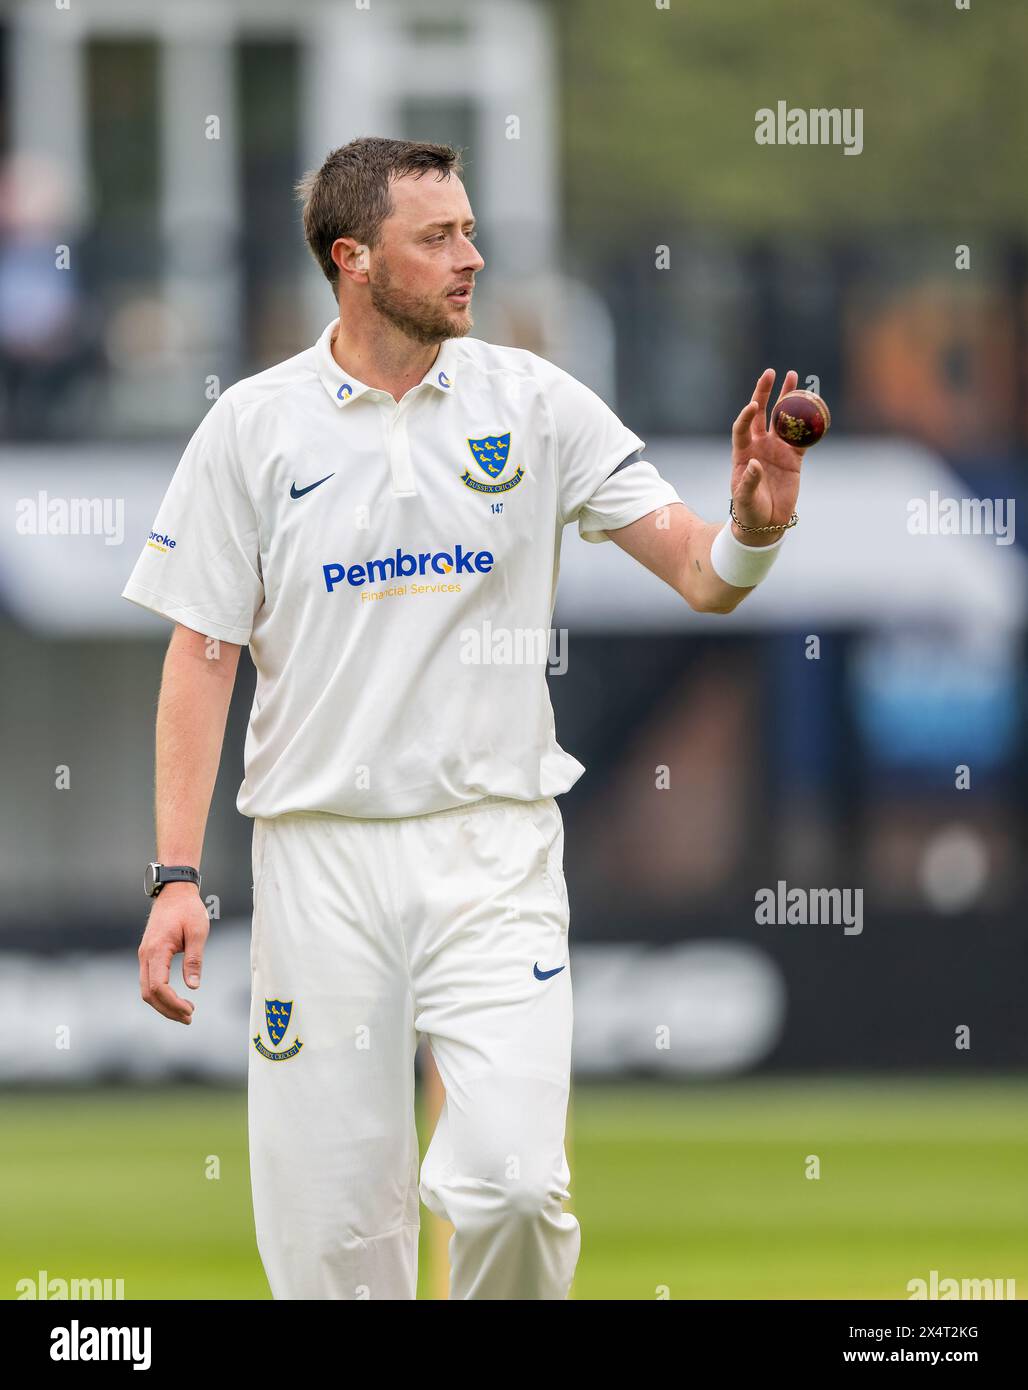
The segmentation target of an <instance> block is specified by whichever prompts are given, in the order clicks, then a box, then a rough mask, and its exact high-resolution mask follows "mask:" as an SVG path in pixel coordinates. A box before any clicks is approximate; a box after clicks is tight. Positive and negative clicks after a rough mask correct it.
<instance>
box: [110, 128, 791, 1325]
mask: <svg viewBox="0 0 1028 1390" xmlns="http://www.w3.org/2000/svg"><path fill="white" fill-rule="evenodd" d="M460 174H461V164H460V159H459V156H458V154H457V153H456V152H455V151H453V150H451V149H450V148H448V147H446V146H438V145H427V144H416V143H411V142H407V141H398V140H384V139H359V140H355V141H353V142H352V143H351V144H349V145H347V146H345V147H343V148H341V149H338V150H335V151H333V153H332V154H330V155H329V157H328V158H327V160H326V161H325V163H324V165H323V166H322V168H321V169H320V170H318V171H317V173H315V174H312V175H308V176H307V177H306V178H305V179H304V180H303V181H302V182H301V184H300V187H299V191H300V193H301V195H302V197H303V220H304V230H305V234H306V238H307V242H308V245H309V247H310V249H311V251H312V253H313V255H314V256H315V258H316V259H317V261H318V263H319V265H320V266H321V269H322V271H323V272H324V274H325V275H326V277H327V278H328V281H329V283H330V284H331V286H332V290H333V295H334V297H335V298H336V302H337V305H338V319H337V320H333V321H332V322H331V323H330V324H328V325H327V327H326V328H325V331H324V332H323V333H322V335H321V337H320V339H319V340H318V342H317V344H316V345H315V346H314V347H313V348H309V349H307V350H306V351H304V352H301V353H300V354H299V355H298V356H296V357H293V358H291V359H289V360H288V361H286V362H283V363H280V364H279V365H278V366H275V367H271V368H269V369H268V370H267V371H263V372H259V373H257V374H256V375H255V376H252V377H249V378H247V379H246V380H243V381H240V382H237V383H236V384H235V385H233V386H232V387H230V388H229V389H228V390H226V391H225V392H224V393H223V394H222V396H221V397H220V399H219V400H218V401H217V402H216V403H215V405H214V406H213V407H212V408H211V410H210V411H209V412H208V414H207V416H206V418H205V419H204V420H203V422H202V424H201V425H200V427H199V428H198V430H197V431H196V433H195V434H194V436H193V438H192V440H191V441H190V443H189V445H188V447H187V448H186V451H185V453H184V455H183V456H182V459H181V461H180V463H179V466H178V469H177V471H176V473H175V475H174V478H173V479H172V482H171V485H170V487H169V489H168V492H167V495H166V496H165V498H164V501H163V502H162V504H161V507H160V510H159V512H158V514H157V518H156V521H155V523H154V528H153V531H152V532H151V535H150V539H149V540H148V542H147V544H146V546H145V547H144V549H143V552H142V554H141V556H140V558H139V561H138V563H137V564H136V567H135V569H134V570H133V573H132V576H131V578H130V579H129V582H128V584H127V585H126V587H125V590H124V596H125V597H126V598H128V599H130V600H132V601H133V602H136V603H140V604H143V605H145V606H146V607H148V608H151V609H153V610H154V611H155V612H157V613H161V614H163V615H164V616H166V617H168V618H170V619H171V620H172V621H173V622H174V623H175V624H176V627H175V630H174V633H173V635H172V639H171V643H170V646H169V649H168V654H167V658H166V661H165V667H164V677H163V682H162V687H161V696H160V703H159V707H158V716H157V759H156V762H157V771H156V778H157V852H158V858H159V860H160V861H161V863H160V864H159V865H156V866H151V867H150V869H149V870H148V884H147V886H148V891H150V892H151V893H155V894H159V896H156V900H155V902H154V905H153V908H152V911H151V915H150V919H149V922H148V925H147V928H146V932H145V935H144V937H143V940H142V944H141V946H140V950H139V959H140V984H141V989H142V994H143V998H144V999H145V1000H146V1002H147V1003H149V1004H151V1005H152V1006H153V1007H154V1008H155V1009H157V1010H158V1012H160V1013H162V1014H164V1015H165V1017H167V1018H170V1019H175V1020H177V1021H178V1022H180V1023H189V1022H190V1020H191V1016H192V1013H193V1007H194V1006H193V1004H192V1003H191V1002H189V1001H188V1000H184V999H182V998H180V997H179V996H178V995H177V994H176V993H175V991H174V990H173V989H172V987H171V985H170V983H169V978H170V964H171V960H172V958H173V956H174V955H175V954H177V953H178V952H182V953H183V956H184V961H183V975H184V978H185V981H186V984H187V985H188V986H189V987H190V988H192V989H195V988H196V987H197V986H198V984H199V979H200V968H201V961H202V956H203V948H204V943H205V941H206V938H207V932H208V926H209V923H208V918H207V913H206V911H205V909H204V906H203V902H202V900H201V898H200V896H199V893H198V891H197V889H198V887H199V882H198V878H199V865H200V854H201V848H202V844H203V834H204V827H205V824H206V818H207V813H208V810H209V806H210V797H211V792H212V789H213V786H214V780H215V775H216V772H217V766H218V761H219V758H220V752H221V743H222V739H223V736H224V728H225V718H226V713H227V709H228V704H229V697H230V694H231V688H232V683H233V680H234V677H235V671H236V665H237V662H238V657H239V649H240V646H241V645H242V644H243V643H248V644H249V647H250V651H251V654H252V656H253V660H254V664H255V666H256V669H257V688H256V693H255V696H254V702H253V708H252V711H251V715H250V723H249V728H248V730H247V736H246V745H245V778H244V781H243V784H242V786H241V788H240V791H239V796H238V800H237V806H238V809H239V810H240V811H241V812H242V813H243V814H244V815H248V816H251V817H252V818H253V820H254V833H253V883H254V920H253V936H252V946H251V972H252V987H253V996H252V1012H251V1019H250V1038H251V1044H250V1048H249V1068H250V1071H249V1130H250V1135H249V1137H250V1164H251V1177H252V1185H253V1201H254V1214H255V1222H256V1229H257V1239H258V1246H259V1249H260V1253H261V1257H262V1259H263V1262H264V1267H265V1270H266V1272H267V1275H268V1280H269V1283H270V1285H271V1289H272V1293H273V1295H274V1296H275V1297H276V1298H341V1299H351V1298H361V1297H371V1298H398V1299H409V1298H413V1297H414V1296H415V1285H416V1269H417V1235H418V1221H419V1207H418V1196H419V1191H420V1195H421V1197H422V1199H423V1200H424V1202H425V1203H426V1205H427V1206H428V1207H429V1208H430V1209H431V1210H432V1211H434V1212H436V1213H437V1214H438V1215H440V1216H442V1217H445V1218H447V1219H449V1220H450V1221H451V1222H452V1223H453V1226H454V1236H453V1238H452V1240H451V1244H450V1263H451V1285H450V1292H451V1297H453V1298H490V1299H514V1298H528V1299H543V1298H546V1299H563V1298H566V1297H567V1295H568V1291H569V1288H570V1285H571V1280H572V1277H573V1274H574V1270H575V1265H576V1262H577V1259H578V1253H579V1243H580V1235H579V1227H578V1223H577V1221H576V1220H575V1218H574V1216H572V1215H571V1214H569V1213H566V1212H565V1211H564V1210H563V1207H562V1203H563V1202H564V1201H565V1200H567V1198H568V1195H569V1194H568V1190H567V1184H568V1181H569V1179H570V1173H569V1171H568V1166H567V1160H566V1154H565V1150H564V1129H565V1120H566V1111H567V1101H568V1088H569V1076H570V1057H571V1025H572V1011H571V973H570V963H569V960H568V953H567V937H568V925H569V911H568V900H567V893H566V889H565V884H564V874H563V826H562V822H561V814H560V810H559V808H558V806H557V803H556V800H555V797H556V796H558V795H560V794H561V793H562V792H565V791H567V789H568V788H569V787H570V786H572V785H573V783H574V782H575V781H576V780H577V779H578V777H579V776H580V775H581V773H582V772H583V771H584V769H583V767H582V765H581V764H580V763H578V762H577V761H576V760H575V759H574V758H572V757H570V756H569V755H568V754H567V753H565V752H564V751H563V750H562V749H561V748H560V747H559V746H558V745H557V743H556V741H555V738H554V730H553V715H552V710H551V707H550V702H549V697H548V692H547V688H546V681H545V670H544V665H545V645H546V644H544V650H543V651H542V653H541V654H540V655H539V657H538V658H537V659H535V660H531V661H521V662H512V663H509V664H503V663H490V664H489V665H484V664H476V658H475V652H476V641H475V639H476V638H480V637H482V636H483V635H484V634H487V633H488V634H489V635H490V637H492V636H495V634H497V633H499V632H505V633H508V634H517V633H523V632H525V631H527V632H542V633H548V631H549V626H550V622H551V619H552V613H553V604H554V592H555V587H556V580H557V573H558V563H559V552H560V542H561V534H562V530H563V527H564V526H565V525H566V524H567V523H568V522H570V521H577V522H578V526H579V531H580V532H581V534H582V535H583V536H585V537H586V539H588V540H592V541H603V540H605V539H607V537H608V534H609V536H610V538H611V539H613V540H614V541H615V542H616V544H618V545H619V546H620V547H621V548H622V549H623V550H626V551H627V552H628V554H629V555H632V556H634V557H635V558H636V559H637V560H638V561H640V562H641V563H642V564H644V565H645V566H646V567H647V568H648V569H650V570H652V571H653V572H654V573H655V574H657V575H659V576H660V578H662V579H663V580H665V581H666V582H667V583H668V584H670V585H672V587H673V588H675V589H676V590H677V591H678V592H679V593H680V594H681V595H682V596H683V598H684V599H685V600H686V601H687V602H688V603H689V604H690V605H691V606H692V607H693V608H695V609H698V610H700V611H702V612H709V613H728V612H730V611H731V610H732V609H733V608H734V607H735V606H736V605H737V604H738V603H739V602H740V600H741V599H742V598H744V597H745V595H746V593H747V592H748V591H749V589H750V588H752V587H753V585H755V584H756V583H757V582H758V581H759V579H760V578H761V577H762V576H763V574H764V573H766V571H767V569H768V568H769V566H770V563H771V561H772V560H773V558H774V556H775V555H776V554H777V550H778V547H779V546H780V544H781V539H782V535H783V532H784V530H785V528H786V526H787V525H788V524H791V519H792V518H793V504H794V503H795V500H796V496H797V492H798V486H799V468H800V460H801V455H800V453H799V452H798V451H796V450H794V449H792V448H790V447H789V446H787V445H786V444H784V443H783V442H782V441H781V440H779V439H777V438H776V437H774V436H773V435H771V434H768V433H767V430H766V424H765V420H766V409H767V404H768V400H769V396H770V392H771V386H772V382H773V379H774V373H773V372H770V371H768V372H765V373H764V374H763V376H762V377H761V378H760V380H759V381H758V383H757V388H756V391H755V394H754V399H753V400H752V401H751V402H750V403H749V404H748V405H747V406H746V407H745V409H744V410H743V411H742V413H741V414H740V415H739V418H738V419H737V420H736V422H735V428H734V434H733V458H732V476H731V489H732V495H733V501H734V511H735V515H736V517H737V522H736V523H733V525H732V526H731V527H724V528H723V527H720V526H717V525H708V524H706V523H704V522H702V521H700V520H699V519H698V518H697V517H696V516H694V515H693V514H692V513H691V512H690V511H689V510H688V508H687V507H686V506H685V505H684V504H683V503H682V502H681V500H680V499H679V498H678V496H677V494H676V493H675V491H674V489H673V488H671V487H670V486H669V485H668V484H667V483H666V482H665V481H663V480H662V479H661V478H660V477H659V476H658V474H657V472H656V470H655V469H654V468H653V466H652V465H651V464H649V463H647V462H645V461H643V460H642V459H640V457H639V455H640V452H641V450H642V449H643V448H644V444H643V441H642V440H641V439H640V438H639V437H638V436H637V435H635V434H633V433H632V432H631V431H630V430H628V429H626V428H625V426H624V425H622V423H621V422H620V420H618V418H617V417H616V416H615V415H614V414H613V413H612V412H611V411H610V410H609V409H608V408H607V406H606V405H605V404H604V403H603V402H602V401H601V400H600V399H599V398H598V397H597V396H596V395H594V394H593V392H591V391H589V390H588V389H587V388H586V387H585V386H583V385H581V384H580V383H579V382H577V381H575V380H574V378H572V377H571V376H569V375H568V374H567V373H566V372H564V371H561V370H560V369H559V368H557V367H556V366H554V365H552V364H551V363H549V362H546V361H545V360H543V359H542V358H540V357H538V356H536V355H535V354H533V353H531V352H527V351H523V350H519V349H514V348H505V347H498V346H495V345H493V344H489V343H485V342H481V341H478V340H475V339H472V338H469V337H467V335H468V333H469V332H470V330H471V327H472V317H471V296H472V293H473V290H474V284H475V277H476V275H477V274H478V272H479V271H481V269H482V268H483V265H484V262H483V260H482V257H481V256H480V255H479V253H478V251H477V250H476V249H475V246H474V235H475V234H474V218H473V217H472V214H471V208H470V205H469V203H468V199H467V195H466V193H465V190H464V186H463V183H462V182H461V179H460ZM794 385H795V374H794V373H791V372H790V373H789V375H788V376H787V378H786V381H785V388H786V389H790V388H791V387H792V386H794ZM487 625H488V626H487ZM211 658H214V659H211ZM165 882H167V883H168V886H167V887H164V886H163V884H164V883H165ZM421 1036H425V1037H427V1038H428V1039H429V1040H430V1044H431V1048H432V1052H433V1056H434V1058H435V1061H436V1063H437V1065H438V1067H439V1071H440V1075H441V1077H442V1080H443V1085H444V1087H445V1092H446V1101H445V1105H444V1108H443V1112H442V1115H441V1117H440V1120H439V1123H438V1125H437V1127H436V1131H435V1134H434V1135H433V1138H432V1142H431V1144H430V1146H429V1149H428V1152H427V1154H426V1156H425V1161H424V1164H423V1166H422V1168H421V1171H420V1178H419V1171H418V1145H417V1136H416V1132H415V1128H414V1067H413V1061H414V1053H415V1048H416V1046H417V1042H418V1040H419V1038H420V1037H421Z"/></svg>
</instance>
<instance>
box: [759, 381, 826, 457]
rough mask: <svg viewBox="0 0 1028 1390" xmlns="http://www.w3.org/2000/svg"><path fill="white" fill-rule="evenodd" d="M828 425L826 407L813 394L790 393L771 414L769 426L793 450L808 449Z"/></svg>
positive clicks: (824, 431) (809, 392) (818, 397)
mask: <svg viewBox="0 0 1028 1390" xmlns="http://www.w3.org/2000/svg"><path fill="white" fill-rule="evenodd" d="M831 423H832V417H831V415H830V413H829V410H828V407H827V406H826V405H825V403H824V401H823V400H822V399H821V397H820V396H816V395H815V394H814V392H813V391H790V392H789V393H788V395H786V396H783V397H782V399H781V400H780V401H779V402H778V403H777V405H776V406H775V408H774V410H772V412H771V427H772V428H773V429H774V431H775V433H776V434H777V435H778V437H779V438H780V439H784V440H785V442H786V444H791V445H792V446H793V448H794V449H809V448H810V446H811V445H812V444H816V443H817V441H818V440H819V439H822V438H823V437H824V435H825V434H826V433H827V431H828V426H829V425H830V424H831Z"/></svg>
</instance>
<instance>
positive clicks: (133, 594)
mask: <svg viewBox="0 0 1028 1390" xmlns="http://www.w3.org/2000/svg"><path fill="white" fill-rule="evenodd" d="M229 397H230V392H229V391H227V392H225V393H224V394H223V395H222V396H220V397H219V399H218V400H217V401H216V402H215V403H214V405H213V406H211V408H210V410H209V411H208V412H207V414H206V416H205V417H204V419H203V420H202V421H201V423H200V425H199V427H198V428H197V430H196V432H195V433H194V435H193V437H192V439H190V441H189V443H188V444H187V445H186V449H185V452H184V453H183V454H182V457H181V458H180V459H179V462H178V466H177V468H176V469H175V472H174V474H173V476H172V479H171V482H170V484H169V485H168V490H167V492H166V493H165V494H164V500H163V501H162V502H161V505H160V508H159V509H158V512H157V516H156V517H155V519H154V523H153V527H152V529H151V531H150V534H149V536H147V538H146V541H145V544H144V545H143V549H142V552H141V553H140V556H139V559H138V560H137V561H136V564H135V568H134V569H133V571H132V573H131V575H130V576H129V580H128V583H127V584H126V585H125V587H124V589H123V590H122V598H126V599H128V600H129V601H130V602H131V603H138V604H139V605H140V606H141V607H143V608H149V609H151V610H152V611H153V612H154V613H159V614H161V616H162V617H165V618H169V619H171V621H172V622H176V623H182V624H183V626H185V627H190V628H193V629H194V631H196V632H200V633H203V634H204V635H205V636H208V637H217V638H220V639H221V640H222V641H225V642H235V643H238V644H239V645H240V646H243V645H245V644H246V643H247V642H249V640H250V633H251V631H252V630H253V621H254V617H255V615H256V613H257V610H258V609H259V608H260V606H261V604H262V602H263V601H264V584H263V581H262V578H261V568H260V531H259V525H258V520H257V515H256V512H255V510H254V506H253V502H252V501H251V498H250V495H249V492H248V491H247V488H246V483H245V480H244V478H243V475H242V470H241V467H240V460H239V457H238V451H237V448H236V434H235V419H234V412H233V406H232V402H231V400H230V398H229Z"/></svg>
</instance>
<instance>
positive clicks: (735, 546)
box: [710, 522, 785, 589]
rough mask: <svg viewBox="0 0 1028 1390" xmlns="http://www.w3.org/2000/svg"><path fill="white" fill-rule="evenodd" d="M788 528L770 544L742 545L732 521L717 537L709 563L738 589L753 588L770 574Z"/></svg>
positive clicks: (718, 574)
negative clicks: (733, 530) (734, 531)
mask: <svg viewBox="0 0 1028 1390" xmlns="http://www.w3.org/2000/svg"><path fill="white" fill-rule="evenodd" d="M784 540H785V532H784V531H783V532H782V534H781V535H780V536H779V537H778V539H777V540H776V541H775V542H773V544H771V545H743V543H742V541H738V540H736V538H735V537H734V536H733V535H732V527H731V523H730V522H725V524H724V526H722V527H721V530H720V531H719V532H718V533H717V535H716V536H715V537H714V540H713V543H712V545H711V547H710V563H711V567H712V568H713V570H714V573H715V574H716V575H717V576H718V577H719V578H720V579H723V580H724V581H725V583H726V584H732V585H734V586H735V588H737V589H752V588H753V586H754V585H755V584H759V583H760V581H761V580H762V579H763V578H764V576H765V575H766V574H767V572H768V570H769V569H770V568H771V566H772V565H773V564H774V562H775V560H776V559H777V558H778V552H779V551H780V550H781V548H782V541H784Z"/></svg>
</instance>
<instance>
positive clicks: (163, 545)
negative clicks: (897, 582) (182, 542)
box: [146, 531, 175, 555]
mask: <svg viewBox="0 0 1028 1390" xmlns="http://www.w3.org/2000/svg"><path fill="white" fill-rule="evenodd" d="M146 543H147V545H148V546H149V547H150V549H151V550H159V551H160V552H161V554H162V555H167V553H168V551H169V550H174V549H175V542H174V541H173V540H172V538H171V537H170V536H168V535H164V536H162V535H161V533H160V531H151V532H150V534H149V536H147V538H146Z"/></svg>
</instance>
